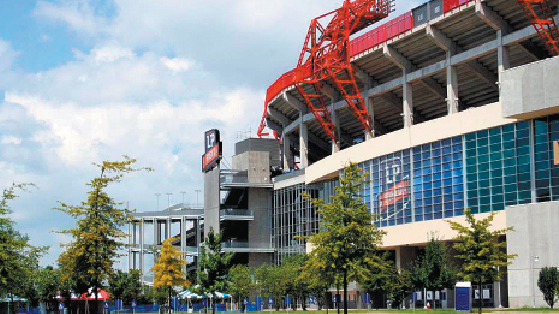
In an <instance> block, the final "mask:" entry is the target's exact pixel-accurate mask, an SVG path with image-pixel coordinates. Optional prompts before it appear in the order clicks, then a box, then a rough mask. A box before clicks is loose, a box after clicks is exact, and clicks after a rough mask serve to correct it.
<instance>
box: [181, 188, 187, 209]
mask: <svg viewBox="0 0 559 314" xmlns="http://www.w3.org/2000/svg"><path fill="white" fill-rule="evenodd" d="M181 193H182V204H183V206H184V195H185V194H186V192H182V191H181Z"/></svg>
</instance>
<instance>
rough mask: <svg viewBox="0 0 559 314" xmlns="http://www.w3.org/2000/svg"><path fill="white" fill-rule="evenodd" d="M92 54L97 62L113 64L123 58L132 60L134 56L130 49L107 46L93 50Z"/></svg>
mask: <svg viewBox="0 0 559 314" xmlns="http://www.w3.org/2000/svg"><path fill="white" fill-rule="evenodd" d="M91 52H92V54H93V56H94V59H95V61H97V62H112V61H115V60H118V59H121V58H126V57H128V58H130V57H132V56H133V55H134V54H133V53H132V50H130V49H129V48H122V47H116V46H105V47H101V48H96V49H93V50H92V51H91Z"/></svg>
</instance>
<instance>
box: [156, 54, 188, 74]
mask: <svg viewBox="0 0 559 314" xmlns="http://www.w3.org/2000/svg"><path fill="white" fill-rule="evenodd" d="M161 62H162V63H163V65H165V66H166V67H167V68H169V70H171V71H173V72H184V71H188V70H189V69H190V68H192V66H194V62H193V61H190V60H187V59H181V58H173V59H169V58H167V57H163V58H161Z"/></svg>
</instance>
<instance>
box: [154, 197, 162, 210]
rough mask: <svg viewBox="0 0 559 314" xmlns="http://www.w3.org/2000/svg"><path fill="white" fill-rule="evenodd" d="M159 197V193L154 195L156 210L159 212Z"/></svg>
mask: <svg viewBox="0 0 559 314" xmlns="http://www.w3.org/2000/svg"><path fill="white" fill-rule="evenodd" d="M160 196H161V193H155V197H157V210H158V211H159V197H160Z"/></svg>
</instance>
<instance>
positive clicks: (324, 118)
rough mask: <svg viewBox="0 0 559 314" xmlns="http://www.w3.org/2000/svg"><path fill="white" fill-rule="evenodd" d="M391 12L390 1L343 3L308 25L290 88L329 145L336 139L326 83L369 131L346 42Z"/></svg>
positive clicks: (348, 45)
mask: <svg viewBox="0 0 559 314" xmlns="http://www.w3.org/2000/svg"><path fill="white" fill-rule="evenodd" d="M391 9H392V6H391V0H380V1H374V0H356V1H354V2H351V1H349V0H345V1H344V5H343V6H342V7H341V8H339V9H337V10H335V11H332V12H329V13H326V14H323V15H321V16H319V17H317V18H315V19H313V20H312V21H311V25H310V27H309V31H308V32H307V36H306V38H305V44H304V46H303V50H302V51H301V54H300V55H299V62H298V63H297V67H296V68H295V77H294V84H295V86H296V88H297V90H298V91H299V94H300V95H301V96H302V97H303V100H304V102H305V104H306V105H307V106H308V108H309V109H310V111H311V112H312V113H313V114H314V116H315V118H316V120H317V121H318V123H319V124H320V126H321V127H322V129H323V131H324V132H325V133H326V135H327V136H328V137H329V138H330V139H331V140H332V141H336V138H337V136H338V135H337V134H336V130H335V127H334V123H333V122H332V117H331V115H330V112H329V109H328V107H327V105H326V103H325V101H324V98H323V92H322V88H323V84H325V82H326V81H331V82H332V83H333V85H334V88H335V89H336V90H337V91H338V92H339V93H340V95H341V96H342V97H343V99H344V100H345V102H346V104H347V106H348V108H350V109H351V111H352V113H353V115H354V116H355V117H356V118H357V120H359V122H360V123H361V125H362V126H363V129H365V130H367V131H369V132H372V131H373V126H372V125H371V120H370V118H369V113H368V111H367V108H366V107H365V103H364V101H363V98H362V97H361V95H360V94H359V88H358V87H357V82H356V81H355V77H354V72H355V71H354V69H353V68H352V65H351V63H350V58H351V50H350V47H351V46H350V42H349V38H350V36H351V35H353V34H355V33H356V32H358V31H360V30H363V29H365V28H367V27H368V26H369V25H371V24H374V23H376V22H378V21H380V20H381V19H383V18H385V17H387V16H388V13H389V12H390V11H391ZM328 19H330V22H329V23H328V25H326V26H324V25H323V24H321V21H324V20H328ZM309 71H310V73H309ZM308 74H310V77H309V75H308ZM305 87H307V88H306V89H305ZM308 87H310V88H308Z"/></svg>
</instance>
